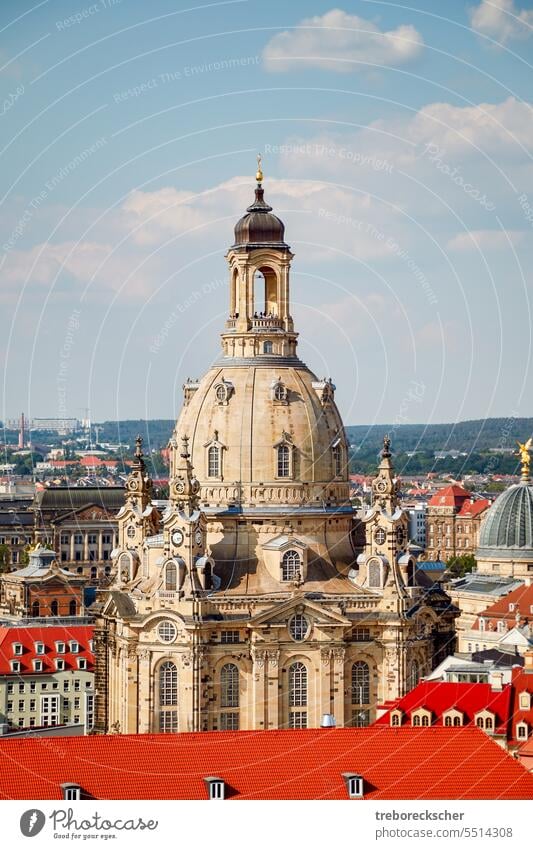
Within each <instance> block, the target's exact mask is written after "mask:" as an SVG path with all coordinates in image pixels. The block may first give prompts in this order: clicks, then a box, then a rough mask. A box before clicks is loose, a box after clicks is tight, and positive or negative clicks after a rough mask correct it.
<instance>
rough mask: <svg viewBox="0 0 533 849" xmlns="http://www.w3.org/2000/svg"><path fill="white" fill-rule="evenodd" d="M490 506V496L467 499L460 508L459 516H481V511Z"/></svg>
mask: <svg viewBox="0 0 533 849" xmlns="http://www.w3.org/2000/svg"><path fill="white" fill-rule="evenodd" d="M489 507H490V501H489V500H488V498H478V500H477V501H470V499H468V501H465V502H464V503H463V506H462V507H461V509H460V510H459V512H458V514H457V516H458V517H461V519H473V518H475V516H479V515H480V513H484V512H485V510H487V509H488V508H489Z"/></svg>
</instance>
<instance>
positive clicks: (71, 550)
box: [70, 531, 74, 562]
mask: <svg viewBox="0 0 533 849" xmlns="http://www.w3.org/2000/svg"><path fill="white" fill-rule="evenodd" d="M70 561H71V562H73V561H74V532H73V531H71V532H70Z"/></svg>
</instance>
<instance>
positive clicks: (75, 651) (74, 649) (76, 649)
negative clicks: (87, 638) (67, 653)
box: [70, 640, 80, 654]
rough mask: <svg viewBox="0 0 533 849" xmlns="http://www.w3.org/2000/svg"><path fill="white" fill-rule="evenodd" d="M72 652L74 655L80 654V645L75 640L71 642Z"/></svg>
mask: <svg viewBox="0 0 533 849" xmlns="http://www.w3.org/2000/svg"><path fill="white" fill-rule="evenodd" d="M70 650H71V652H72V654H78V652H79V650H80V644H79V643H77V642H76V641H75V640H71V641H70Z"/></svg>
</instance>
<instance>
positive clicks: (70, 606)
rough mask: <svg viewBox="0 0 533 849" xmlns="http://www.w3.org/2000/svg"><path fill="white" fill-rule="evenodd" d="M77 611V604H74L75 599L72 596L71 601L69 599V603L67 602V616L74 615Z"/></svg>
mask: <svg viewBox="0 0 533 849" xmlns="http://www.w3.org/2000/svg"><path fill="white" fill-rule="evenodd" d="M77 612H78V605H77V604H76V599H74V598H73V599H72V600H71V601H69V604H68V615H69V616H76V613H77Z"/></svg>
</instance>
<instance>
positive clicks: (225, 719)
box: [220, 663, 239, 731]
mask: <svg viewBox="0 0 533 849" xmlns="http://www.w3.org/2000/svg"><path fill="white" fill-rule="evenodd" d="M220 707H221V709H222V712H221V715H220V728H221V730H223V731H224V730H225V731H230V730H231V731H236V730H238V728H239V714H238V711H237V710H236V709H238V708H239V669H238V667H237V666H236V665H235V664H234V663H225V664H224V666H223V667H222V669H221V670H220ZM228 708H231V710H230V711H229V712H228V710H227V709H228Z"/></svg>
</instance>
